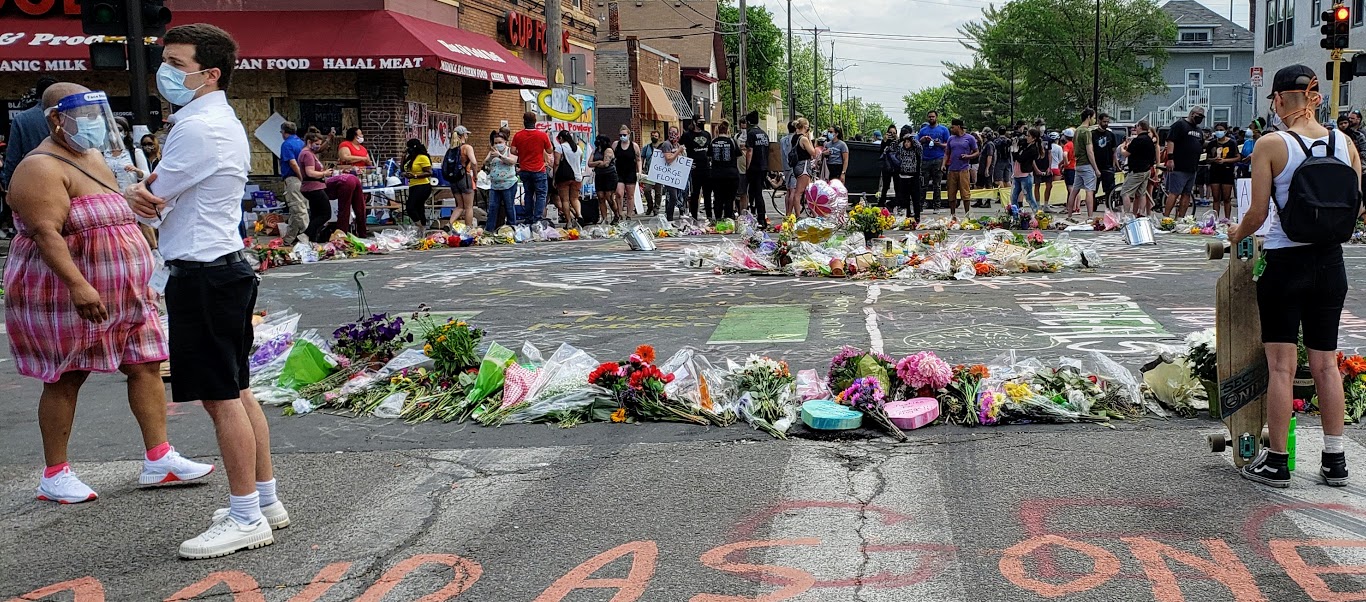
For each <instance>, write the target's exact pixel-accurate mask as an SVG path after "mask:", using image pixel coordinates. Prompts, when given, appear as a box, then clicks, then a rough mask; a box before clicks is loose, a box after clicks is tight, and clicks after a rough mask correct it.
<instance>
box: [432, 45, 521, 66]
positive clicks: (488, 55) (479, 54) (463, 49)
mask: <svg viewBox="0 0 1366 602" xmlns="http://www.w3.org/2000/svg"><path fill="white" fill-rule="evenodd" d="M437 42H440V43H441V45H442V46H445V47H446V50H449V51H451V52H454V53H456V54H463V55H465V56H472V57H475V58H481V59H484V60H486V61H493V62H495V63H506V62H507V60H505V59H504V58H503V57H501V56H498V53H496V52H490V51H488V50H484V49H483V48H471V47H469V46H466V45H464V44H452V43H450V42H447V41H446V40H437Z"/></svg>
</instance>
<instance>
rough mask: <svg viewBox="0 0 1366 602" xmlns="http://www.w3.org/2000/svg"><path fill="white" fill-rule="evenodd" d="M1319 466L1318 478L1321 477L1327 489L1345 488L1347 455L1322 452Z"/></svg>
mask: <svg viewBox="0 0 1366 602" xmlns="http://www.w3.org/2000/svg"><path fill="white" fill-rule="evenodd" d="M1320 464H1321V467H1320V468H1319V476H1321V477H1323V482H1324V483H1326V484H1327V485H1328V486H1329V487H1346V486H1347V454H1345V453H1343V452H1338V453H1335V454H1330V453H1328V452H1323V459H1322V460H1321V461H1320Z"/></svg>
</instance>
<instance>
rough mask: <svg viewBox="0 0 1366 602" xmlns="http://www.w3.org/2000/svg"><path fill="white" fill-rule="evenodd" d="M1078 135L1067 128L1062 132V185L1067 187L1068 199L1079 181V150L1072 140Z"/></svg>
mask: <svg viewBox="0 0 1366 602" xmlns="http://www.w3.org/2000/svg"><path fill="white" fill-rule="evenodd" d="M1076 135H1077V131H1076V130H1074V129H1072V128H1066V129H1064V130H1063V131H1062V141H1063V143H1062V183H1063V186H1066V187H1067V195H1068V198H1071V195H1072V185H1073V184H1074V183H1075V182H1076V180H1077V149H1076V145H1074V144H1073V143H1072V138H1073V137H1075V136H1076Z"/></svg>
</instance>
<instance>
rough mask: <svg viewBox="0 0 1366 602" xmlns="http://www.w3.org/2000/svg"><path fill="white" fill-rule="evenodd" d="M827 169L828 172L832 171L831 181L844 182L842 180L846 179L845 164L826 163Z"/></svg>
mask: <svg viewBox="0 0 1366 602" xmlns="http://www.w3.org/2000/svg"><path fill="white" fill-rule="evenodd" d="M825 168H826V169H827V170H829V171H830V179H831V180H842V179H844V164H843V163H826V164H825Z"/></svg>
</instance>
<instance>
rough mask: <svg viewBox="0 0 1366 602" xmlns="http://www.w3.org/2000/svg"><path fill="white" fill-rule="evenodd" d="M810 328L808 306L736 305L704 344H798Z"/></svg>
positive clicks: (803, 339) (809, 310)
mask: <svg viewBox="0 0 1366 602" xmlns="http://www.w3.org/2000/svg"><path fill="white" fill-rule="evenodd" d="M810 325H811V306H809V305H738V306H735V307H732V308H730V309H727V310H726V315H725V316H724V317H722V318H721V323H720V324H718V325H717V326H716V330H715V331H713V332H712V333H711V340H710V341H707V344H708V345H721V344H727V343H777V342H783V343H801V342H803V341H805V340H806V330H807V328H808V327H809V326H810Z"/></svg>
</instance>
